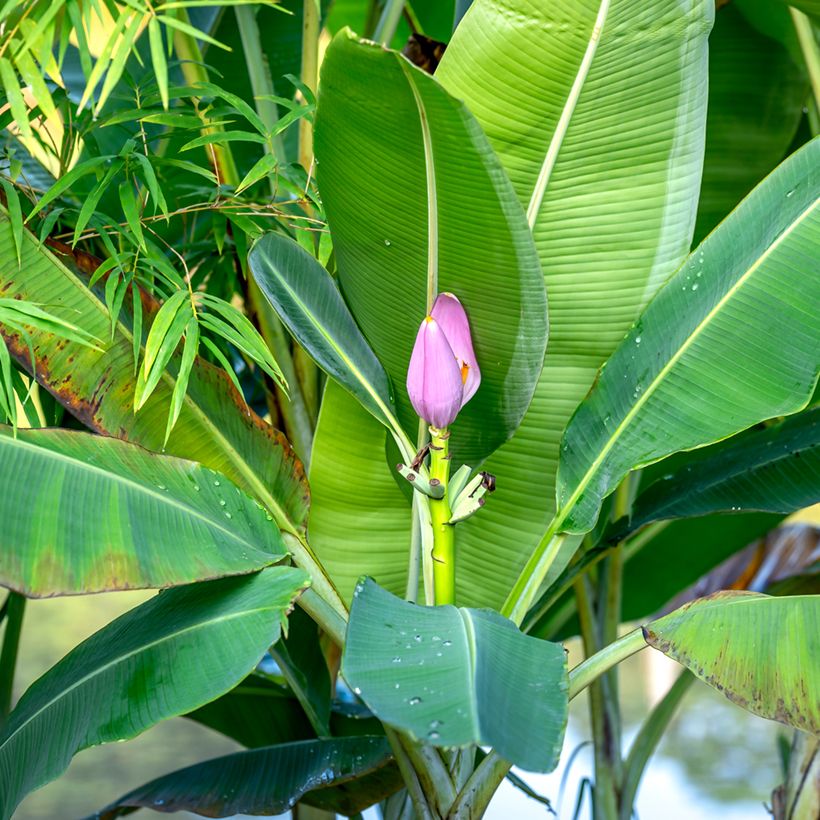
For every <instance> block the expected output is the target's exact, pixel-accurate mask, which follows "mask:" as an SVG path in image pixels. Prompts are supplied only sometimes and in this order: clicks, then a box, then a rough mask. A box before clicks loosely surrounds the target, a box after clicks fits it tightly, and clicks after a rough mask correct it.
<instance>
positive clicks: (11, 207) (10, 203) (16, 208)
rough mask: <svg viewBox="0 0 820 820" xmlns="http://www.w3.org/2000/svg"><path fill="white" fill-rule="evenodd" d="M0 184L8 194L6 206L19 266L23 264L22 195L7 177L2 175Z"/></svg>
mask: <svg viewBox="0 0 820 820" xmlns="http://www.w3.org/2000/svg"><path fill="white" fill-rule="evenodd" d="M0 185H2V187H3V191H4V192H5V194H6V207H7V208H8V212H9V222H10V223H11V232H12V236H13V237H14V251H15V253H16V254H17V266H18V267H19V266H20V265H21V264H22V261H23V260H22V258H21V253H22V250H23V211H22V208H21V207H20V197H19V195H18V193H17V189H16V188H15V187H14V185H13V184H12V183H11V182H9V180H7V179H6V178H5V177H0Z"/></svg>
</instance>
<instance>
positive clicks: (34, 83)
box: [14, 52, 57, 117]
mask: <svg viewBox="0 0 820 820" xmlns="http://www.w3.org/2000/svg"><path fill="white" fill-rule="evenodd" d="M14 61H15V64H16V65H17V70H18V71H19V72H20V76H21V77H22V78H23V80H24V81H25V82H26V84H27V85H30V86H31V91H32V95H33V97H34V99H35V100H37V105H38V106H39V108H40V110H41V111H42V112H43V114H44V115H45V116H46V117H51V116H54V114H56V113H57V109H56V108H55V107H54V100H52V99H51V92H50V91H49V89H48V85H46V82H45V80H44V79H43V71H42V69H41V68H40V67H39V66H38V65H37V63H36V62H35V61H34V58H33V57H32V56H31V54H29V53H28V52H25V53H22V54H15V55H14Z"/></svg>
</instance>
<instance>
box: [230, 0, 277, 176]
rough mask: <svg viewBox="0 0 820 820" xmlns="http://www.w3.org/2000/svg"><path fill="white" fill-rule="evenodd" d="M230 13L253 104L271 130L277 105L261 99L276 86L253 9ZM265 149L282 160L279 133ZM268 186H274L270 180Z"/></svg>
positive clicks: (266, 126)
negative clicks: (232, 16)
mask: <svg viewBox="0 0 820 820" xmlns="http://www.w3.org/2000/svg"><path fill="white" fill-rule="evenodd" d="M234 13H235V14H236V24H237V27H238V28H239V37H240V38H241V40H242V50H243V51H244V52H245V68H247V70H248V78H249V79H250V81H251V90H252V91H253V104H254V108H255V109H256V113H257V114H259V118H260V119H261V120H262V122H263V123H264V124H265V128H267V129H268V132H271V131H273V129H274V126H275V125H276V123H277V121H278V120H279V107H278V106H277V105H276V103H275V102H274V101H273V100H269V99H263V98H264V97H269V96H273V95H275V94H276V89H275V88H274V85H273V78H272V77H271V73H270V66H269V65H268V57H267V55H266V54H265V51H264V49H263V48H262V38H261V37H260V34H259V25H258V24H257V22H256V13H255V11H254V8H253V7H252V6H235V7H234ZM265 150H266V152H267V153H269V154H271V155H273V156H274V157H276V158H277V159H278V160H279V161H280V162H284V160H285V145H284V142H283V140H282V135H281V134H276V136H274V137H273V138H269V139H268V141H267V143H266V144H265ZM271 188H272V190H275V186H274V185H273V184H272V183H271Z"/></svg>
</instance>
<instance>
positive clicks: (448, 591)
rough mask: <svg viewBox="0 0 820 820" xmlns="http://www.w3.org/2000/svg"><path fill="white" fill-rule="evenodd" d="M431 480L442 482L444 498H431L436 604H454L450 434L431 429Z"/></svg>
mask: <svg viewBox="0 0 820 820" xmlns="http://www.w3.org/2000/svg"><path fill="white" fill-rule="evenodd" d="M430 434H431V436H432V439H431V441H430V480H431V481H439V482H441V485H442V487H444V496H443V497H442V498H431V499H430V518H431V520H432V523H433V578H434V586H435V599H436V604H437V605H441V604H454V603H455V601H456V541H455V530H454V528H453V525H452V524H450V518H451V516H452V512H451V510H450V500H449V498H448V495H447V482H448V480H449V478H450V432H449V431H448V430H446V429H445V430H438V429H437V428H434V427H431V428H430Z"/></svg>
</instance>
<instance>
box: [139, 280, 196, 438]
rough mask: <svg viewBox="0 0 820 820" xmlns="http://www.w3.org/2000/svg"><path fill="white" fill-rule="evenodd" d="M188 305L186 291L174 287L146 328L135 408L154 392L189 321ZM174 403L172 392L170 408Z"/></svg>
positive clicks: (140, 405)
mask: <svg viewBox="0 0 820 820" xmlns="http://www.w3.org/2000/svg"><path fill="white" fill-rule="evenodd" d="M177 297H180V298H177ZM189 307H190V306H189V304H188V294H187V293H186V292H185V291H177V292H176V293H175V294H174V295H173V296H172V297H171V298H170V299H169V300H168V301H167V302H166V303H165V304H164V305H163V306H162V307H161V308H160V310H159V313H157V316H156V319H154V323H153V324H152V325H151V330H150V331H149V332H148V339H147V340H146V342H145V356H144V357H143V360H142V369H141V370H140V372H139V374H138V376H137V385H136V389H135V391H134V411H135V412H136V411H138V410H139V409H140V408H141V407H142V406H143V404H145V402H146V401H147V400H148V398H149V397H150V396H151V394H152V393H153V392H154V388H155V387H156V386H157V385H158V384H159V380H160V379H161V378H162V374H163V373H164V371H165V367H166V365H167V364H168V362H169V361H170V360H171V357H172V356H173V355H174V353H175V352H176V349H177V345H179V342H180V340H181V339H182V334H183V333H184V332H185V328H186V327H187V325H188V320H189V319H190V318H191V313H190V310H189ZM174 389H176V387H175V388H174ZM183 395H184V394H183ZM173 406H174V398H173V394H172V398H171V407H172V408H173ZM177 412H178V411H177ZM167 432H168V431H167V429H166V433H167ZM166 439H167V435H166Z"/></svg>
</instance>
